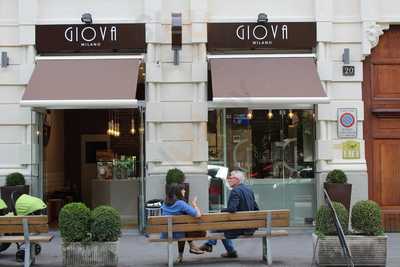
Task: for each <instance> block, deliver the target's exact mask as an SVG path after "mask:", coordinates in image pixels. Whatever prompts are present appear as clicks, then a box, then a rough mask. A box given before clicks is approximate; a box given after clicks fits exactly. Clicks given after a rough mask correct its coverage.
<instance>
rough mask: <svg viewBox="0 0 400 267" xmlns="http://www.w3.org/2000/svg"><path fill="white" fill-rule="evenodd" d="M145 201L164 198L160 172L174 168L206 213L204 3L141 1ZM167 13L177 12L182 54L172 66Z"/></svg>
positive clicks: (158, 0)
mask: <svg viewBox="0 0 400 267" xmlns="http://www.w3.org/2000/svg"><path fill="white" fill-rule="evenodd" d="M145 5H146V6H145V12H146V17H147V22H146V42H147V57H146V86H147V88H146V170H147V175H146V178H145V179H146V200H149V199H152V198H163V197H164V188H165V187H164V185H165V174H166V172H167V171H168V170H169V169H170V168H179V169H181V170H182V171H183V172H184V173H185V174H186V176H187V181H188V182H189V183H190V196H191V197H193V196H195V195H196V196H197V197H198V200H199V204H200V206H201V208H202V210H203V211H207V210H208V179H207V161H208V152H207V151H208V144H207V114H208V113H207V59H206V42H207V24H206V5H207V3H206V1H201V0H184V1H182V0H181V1H178V0H174V1H161V0H148V1H145ZM172 13H181V14H182V21H183V27H182V50H180V51H179V64H178V65H174V62H173V59H174V52H173V50H172V48H171V18H172V16H171V15H172Z"/></svg>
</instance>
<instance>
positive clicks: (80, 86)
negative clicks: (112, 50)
mask: <svg viewBox="0 0 400 267" xmlns="http://www.w3.org/2000/svg"><path fill="white" fill-rule="evenodd" d="M139 64H140V59H132V58H119V59H112V58H107V59H104V58H103V59H88V58H84V59H77V58H74V59H49V60H38V61H37V63H36V67H35V70H34V71H33V74H32V77H31V79H30V81H29V83H28V86H27V88H26V90H25V93H24V95H23V97H22V100H21V102H20V103H21V105H22V106H30V107H44V108H52V109H69V108H71V109H72V108H113V107H115V108H124V107H125V108H129V107H135V106H136V105H137V100H136V85H137V79H138V69H139Z"/></svg>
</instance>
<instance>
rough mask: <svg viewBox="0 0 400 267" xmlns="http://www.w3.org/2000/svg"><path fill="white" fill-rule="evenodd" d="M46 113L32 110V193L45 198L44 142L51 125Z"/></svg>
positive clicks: (48, 134)
mask: <svg viewBox="0 0 400 267" xmlns="http://www.w3.org/2000/svg"><path fill="white" fill-rule="evenodd" d="M44 119H45V115H44V113H41V112H37V111H32V112H31V127H30V136H31V194H32V195H33V196H36V197H39V198H43V188H44V184H45V181H44V177H43V142H44V141H46V140H48V138H49V136H50V127H48V125H47V124H45V121H44Z"/></svg>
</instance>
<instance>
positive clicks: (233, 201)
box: [200, 170, 259, 258]
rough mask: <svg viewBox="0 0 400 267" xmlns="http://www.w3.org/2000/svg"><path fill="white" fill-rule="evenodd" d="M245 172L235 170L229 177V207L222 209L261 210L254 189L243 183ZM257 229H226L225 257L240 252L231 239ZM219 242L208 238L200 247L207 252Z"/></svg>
mask: <svg viewBox="0 0 400 267" xmlns="http://www.w3.org/2000/svg"><path fill="white" fill-rule="evenodd" d="M245 178H246V177H245V174H244V173H243V172H242V171H240V170H233V171H232V172H231V173H230V176H229V177H228V183H229V186H230V187H231V188H232V191H231V192H230V194H229V198H228V207H227V208H225V209H222V210H221V211H222V212H236V211H253V210H259V208H258V205H257V203H256V201H255V198H254V193H253V191H252V190H251V189H250V188H248V187H247V186H245V185H244V184H243V182H244V180H245ZM256 230H257V229H238V230H229V231H224V236H225V238H226V239H223V240H221V241H222V243H223V245H224V247H225V249H226V251H227V252H226V253H223V254H221V257H223V258H237V257H238V254H237V252H236V250H235V248H234V247H233V242H232V240H231V239H235V238H237V237H238V236H240V235H253V234H254V232H255V231H256ZM216 244H217V240H208V241H207V242H206V243H204V244H203V245H202V246H201V247H200V249H201V250H203V251H207V252H212V246H213V245H216Z"/></svg>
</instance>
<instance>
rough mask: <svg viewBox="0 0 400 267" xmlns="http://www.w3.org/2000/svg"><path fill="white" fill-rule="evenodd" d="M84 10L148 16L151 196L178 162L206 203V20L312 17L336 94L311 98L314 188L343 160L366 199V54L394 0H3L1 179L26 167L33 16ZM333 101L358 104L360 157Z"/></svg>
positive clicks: (63, 19) (101, 15) (71, 18)
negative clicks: (341, 128) (175, 34)
mask: <svg viewBox="0 0 400 267" xmlns="http://www.w3.org/2000/svg"><path fill="white" fill-rule="evenodd" d="M167 2H168V3H167ZM227 7H229V8H227ZM85 12H90V13H92V14H93V18H94V22H95V23H113V22H146V41H147V48H148V49H147V55H146V59H145V60H146V63H147V64H146V79H147V90H146V91H147V103H146V120H147V122H146V157H147V173H148V177H147V196H148V198H153V197H160V192H162V191H163V190H162V186H161V184H163V183H160V181H162V180H163V179H164V178H163V175H164V173H165V172H166V171H167V170H168V169H169V168H171V167H179V168H182V169H183V170H184V171H185V172H186V173H188V179H189V180H190V181H191V182H193V183H196V186H193V187H194V188H195V190H191V192H192V194H197V195H199V197H200V202H201V203H202V206H203V207H204V208H205V206H206V204H205V203H206V201H207V193H206V192H205V191H206V190H204V188H206V186H207V180H206V169H207V167H206V166H207V139H206V138H207V130H206V121H207V102H206V82H207V75H206V74H207V61H206V46H205V44H206V42H207V25H206V23H207V22H229V21H232V22H233V21H255V20H256V17H257V14H258V13H260V12H265V13H267V14H268V16H269V19H270V21H316V22H317V41H318V47H317V49H316V54H317V64H318V71H319V75H320V78H321V81H322V83H323V86H324V88H325V90H326V92H327V94H328V96H329V97H330V98H331V100H332V101H331V103H330V104H325V105H318V107H317V114H316V115H317V120H318V121H317V141H316V156H317V172H318V174H317V189H318V192H319V193H320V192H321V191H320V188H321V185H322V183H323V181H324V179H325V176H326V173H327V171H329V170H331V169H334V168H341V169H344V170H345V171H346V172H347V174H348V175H349V180H350V182H351V183H353V199H352V200H353V202H354V201H357V200H359V199H366V198H368V182H367V172H366V164H365V157H364V141H363V132H362V129H363V121H364V118H363V114H364V111H363V103H362V96H361V95H362V91H361V82H362V79H363V73H362V61H363V59H364V58H365V56H367V55H369V54H370V51H371V48H373V47H374V46H375V45H376V44H377V42H378V40H379V36H380V35H381V34H382V33H383V30H384V29H387V28H388V25H389V24H390V23H394V24H396V23H399V22H400V19H399V18H400V16H399V15H400V4H399V3H398V1H396V0H353V1H347V0H335V1H333V0H304V1H295V0H281V1H275V0H256V1H252V3H251V5H250V4H248V2H245V1H239V0H229V1H228V0H219V1H214V0H209V1H204V0H170V1H162V0H141V1H139V0H135V1H129V0H118V1H112V3H111V2H110V1H105V0H91V1H89V0H87V1H79V0H71V1H68V2H66V1H60V0H57V1H55V0H40V1H39V0H18V1H17V0H0V50H1V51H6V52H8V55H9V57H10V66H8V67H7V68H2V69H0V151H2V153H0V178H1V177H4V175H5V174H7V173H9V172H11V171H21V172H23V173H24V174H26V175H29V174H30V173H31V170H30V162H31V159H30V155H31V151H30V149H31V146H30V142H31V141H30V136H31V128H32V127H31V126H32V121H31V113H30V110H29V109H27V108H21V107H20V106H19V104H18V102H19V99H20V98H21V95H22V93H23V90H24V88H25V86H26V84H27V82H28V80H29V77H30V75H31V73H32V70H33V67H34V56H35V50H34V25H35V24H36V23H48V24H51V23H80V16H81V15H82V14H83V13H85ZM172 12H178V13H182V15H183V24H184V25H183V47H182V51H180V64H179V65H177V66H175V65H173V63H172V61H173V60H172V59H173V52H172V50H171V47H170V42H171V37H170V36H171V34H170V29H171V25H170V23H171V13H172ZM344 48H350V56H351V63H350V64H351V65H354V66H355V70H356V73H355V76H353V77H344V76H342V75H341V73H342V71H341V67H342V65H343V63H342V59H341V57H342V53H343V49H344ZM339 107H345V108H348V107H356V108H357V113H358V129H359V130H358V136H357V139H356V140H357V141H359V142H360V143H361V158H360V159H359V160H343V159H342V156H341V155H342V142H343V140H342V139H338V137H337V108H339ZM0 182H1V181H0ZM197 183H198V184H197ZM156 188H158V189H159V190H158V189H157V190H154V189H156ZM198 188H200V189H201V190H200V189H198ZM319 199H321V198H319Z"/></svg>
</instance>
